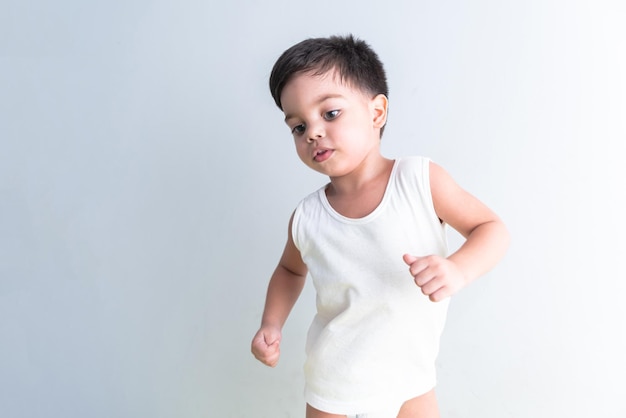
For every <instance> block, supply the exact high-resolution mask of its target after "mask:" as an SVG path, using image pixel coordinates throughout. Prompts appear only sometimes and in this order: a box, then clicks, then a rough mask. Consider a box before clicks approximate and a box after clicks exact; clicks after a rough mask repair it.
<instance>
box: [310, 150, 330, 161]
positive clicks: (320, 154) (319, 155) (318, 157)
mask: <svg viewBox="0 0 626 418" xmlns="http://www.w3.org/2000/svg"><path fill="white" fill-rule="evenodd" d="M332 153H333V150H330V149H319V150H316V151H315V153H314V155H313V159H314V160H315V161H317V162H318V163H321V162H322V161H326V160H327V159H329V158H330V156H331V155H332Z"/></svg>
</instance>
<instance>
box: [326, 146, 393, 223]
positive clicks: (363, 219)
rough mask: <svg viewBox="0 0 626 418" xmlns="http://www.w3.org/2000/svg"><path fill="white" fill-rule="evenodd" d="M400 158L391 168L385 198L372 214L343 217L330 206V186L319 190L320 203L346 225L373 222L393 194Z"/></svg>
mask: <svg viewBox="0 0 626 418" xmlns="http://www.w3.org/2000/svg"><path fill="white" fill-rule="evenodd" d="M399 160H400V159H399V158H396V159H395V160H394V161H393V166H392V167H391V174H390V175H389V180H387V186H386V187H385V193H384V194H383V198H382V200H381V201H380V203H379V204H378V206H376V208H374V210H373V211H371V212H370V213H368V214H367V215H365V216H363V217H361V218H349V217H347V216H344V215H342V214H341V213H339V212H337V211H336V210H335V209H334V208H333V207H332V206H331V204H330V202H329V201H328V197H327V196H326V188H327V187H328V184H326V185H325V186H324V187H322V188H321V189H319V190H318V191H317V194H318V196H319V199H320V201H321V202H322V205H323V206H324V209H326V211H327V212H328V213H329V214H330V215H331V216H332V217H333V218H335V219H337V220H339V221H341V222H344V223H349V224H364V223H367V222H371V221H372V220H373V219H374V218H376V217H377V216H378V215H379V214H380V213H381V212H382V211H383V210H384V208H385V206H386V205H387V201H388V200H389V195H390V194H391V185H392V184H394V183H395V179H396V171H397V168H398V162H399Z"/></svg>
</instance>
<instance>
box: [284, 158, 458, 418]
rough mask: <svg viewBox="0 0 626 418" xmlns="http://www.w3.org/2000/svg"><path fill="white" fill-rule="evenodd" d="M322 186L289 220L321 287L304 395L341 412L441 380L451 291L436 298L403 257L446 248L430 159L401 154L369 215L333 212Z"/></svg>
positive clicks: (397, 399)
mask: <svg viewBox="0 0 626 418" xmlns="http://www.w3.org/2000/svg"><path fill="white" fill-rule="evenodd" d="M325 189H326V187H323V188H321V189H319V190H318V191H316V192H314V193H312V194H311V195H309V196H308V197H306V198H305V199H303V200H302V201H301V202H300V203H299V205H298V206H297V208H296V211H295V213H294V218H293V224H292V234H293V240H294V243H295V245H296V247H297V248H298V249H299V250H300V253H301V255H302V259H303V260H304V262H305V263H306V265H307V267H308V269H309V273H310V275H311V278H312V280H313V284H314V286H315V290H316V292H317V314H316V315H315V318H314V319H313V322H312V324H311V327H310V329H309V332H308V336H307V343H306V353H307V360H306V363H305V366H304V370H305V381H306V387H305V399H306V401H307V403H309V404H310V405H311V406H313V407H315V408H317V409H319V410H322V411H326V412H331V413H335V414H358V413H363V412H367V411H372V410H377V409H380V408H384V407H385V406H387V407H388V406H389V405H401V404H402V402H404V401H406V400H408V399H411V398H413V397H415V396H419V395H421V394H423V393H426V392H428V391H429V390H430V389H432V388H433V387H434V386H435V383H436V373H435V360H436V357H437V353H438V350H439V339H440V335H441V332H442V330H443V326H444V322H445V317H446V311H447V307H448V300H444V301H442V302H438V303H434V302H431V301H430V300H429V299H428V298H427V297H426V296H424V295H423V294H422V293H421V291H420V289H419V288H418V287H417V286H416V285H415V283H414V282H413V278H412V276H411V275H410V273H409V271H408V266H407V265H406V264H405V263H404V261H403V259H402V255H403V254H405V253H409V254H413V255H417V256H419V255H430V254H437V255H440V256H443V257H445V256H447V255H448V254H447V251H448V250H447V241H446V233H445V225H443V224H442V223H441V222H440V221H439V219H438V217H437V214H436V213H435V210H434V208H433V202H432V196H431V193H430V180H429V160H428V159H426V158H423V157H406V158H401V159H398V160H396V161H395V163H394V166H393V169H392V172H391V176H390V178H389V183H388V184H387V188H386V190H385V194H384V197H383V199H382V201H381V203H380V204H379V205H378V207H377V208H376V209H375V210H374V211H373V212H372V213H370V214H369V215H367V216H365V217H363V218H359V219H353V218H347V217H345V216H342V215H341V214H339V213H338V212H336V211H335V210H334V209H333V208H332V207H331V206H330V204H329V202H328V200H327V198H326V194H325Z"/></svg>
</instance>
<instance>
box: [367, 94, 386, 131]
mask: <svg viewBox="0 0 626 418" xmlns="http://www.w3.org/2000/svg"><path fill="white" fill-rule="evenodd" d="M388 106H389V99H387V96H385V95H384V94H378V95H376V96H375V97H374V98H373V99H372V101H371V102H370V109H371V110H372V116H373V120H372V121H373V122H374V127H375V128H382V127H383V126H385V123H387V107H388Z"/></svg>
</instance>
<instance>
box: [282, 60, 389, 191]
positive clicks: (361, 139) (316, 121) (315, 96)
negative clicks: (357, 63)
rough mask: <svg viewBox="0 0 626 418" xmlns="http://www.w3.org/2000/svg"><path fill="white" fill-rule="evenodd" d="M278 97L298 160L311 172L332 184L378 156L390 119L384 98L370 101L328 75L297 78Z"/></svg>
mask: <svg viewBox="0 0 626 418" xmlns="http://www.w3.org/2000/svg"><path fill="white" fill-rule="evenodd" d="M280 98H281V103H282V106H283V111H284V113H285V123H286V124H287V126H288V127H289V129H290V130H291V132H292V135H293V138H294V141H295V145H296V150H297V152H298V156H299V157H300V159H301V160H302V161H303V162H304V163H305V164H306V165H307V166H309V167H310V168H312V169H313V170H316V171H319V172H320V173H322V174H326V175H328V176H329V177H331V179H332V178H333V177H341V176H345V175H348V174H350V173H351V172H353V171H354V170H356V169H358V168H359V167H361V166H362V164H363V163H364V162H365V161H366V160H367V159H368V158H371V157H376V156H380V149H379V147H380V128H381V127H382V126H384V124H385V121H386V117H387V98H386V97H385V96H384V95H378V96H375V97H373V98H372V97H370V96H368V95H367V94H366V93H364V92H362V91H361V90H360V89H356V88H353V87H351V86H350V85H349V84H346V83H343V82H341V79H340V77H339V76H338V75H337V74H336V73H335V72H329V73H326V74H323V75H319V76H317V75H311V74H307V73H305V74H300V75H297V76H295V77H294V78H293V79H291V80H289V82H288V83H287V85H286V86H285V87H284V89H283V91H282V94H281V96H280Z"/></svg>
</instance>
